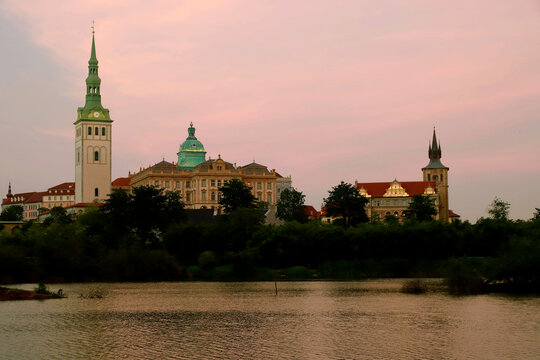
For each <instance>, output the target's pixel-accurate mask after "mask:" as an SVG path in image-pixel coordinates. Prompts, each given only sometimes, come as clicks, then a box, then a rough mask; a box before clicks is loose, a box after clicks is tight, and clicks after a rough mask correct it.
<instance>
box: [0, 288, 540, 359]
mask: <svg viewBox="0 0 540 360" xmlns="http://www.w3.org/2000/svg"><path fill="white" fill-rule="evenodd" d="M402 282H403V281H401V280H373V281H361V282H322V281H321V282H283V283H279V284H278V288H279V293H278V296H275V290H274V283H271V282H258V283H252V282H246V283H144V284H133V283H121V284H69V285H68V284H65V285H61V286H52V287H51V288H52V289H53V290H56V289H57V288H63V289H64V291H65V292H66V293H67V295H68V296H69V297H68V298H67V299H61V300H46V301H12V302H0V349H1V351H2V352H1V353H0V358H2V359H4V358H6V359H19V358H58V359H66V358H69V359H73V358H84V359H87V358H107V359H131V358H141V359H154V358H171V359H420V358H421V359H534V358H538V356H539V354H540V335H539V334H540V311H539V310H540V298H538V297H517V298H516V297H508V296H497V295H483V296H469V297H451V296H447V295H445V294H444V293H443V292H440V291H431V292H429V293H427V294H425V295H408V294H401V293H400V292H399V289H400V287H401V285H402ZM438 284H439V282H438V281H435V280H434V281H432V282H431V283H430V287H431V288H432V289H435V290H436V289H437V285H438ZM21 287H24V286H21ZM25 288H32V286H31V285H28V286H26V287H25ZM95 293H102V294H103V295H104V297H103V298H101V299H99V298H87V297H80V294H83V295H87V294H95Z"/></svg>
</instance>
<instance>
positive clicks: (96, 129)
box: [94, 126, 99, 135]
mask: <svg viewBox="0 0 540 360" xmlns="http://www.w3.org/2000/svg"><path fill="white" fill-rule="evenodd" d="M94 135H99V129H98V127H97V126H96V128H95V130H94Z"/></svg>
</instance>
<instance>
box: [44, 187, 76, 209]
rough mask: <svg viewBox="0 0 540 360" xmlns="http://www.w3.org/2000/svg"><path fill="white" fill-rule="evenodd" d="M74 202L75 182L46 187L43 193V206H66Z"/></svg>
mask: <svg viewBox="0 0 540 360" xmlns="http://www.w3.org/2000/svg"><path fill="white" fill-rule="evenodd" d="M73 204H75V183H74V182H65V183H62V184H59V185H56V186H53V187H50V188H48V189H47V191H46V192H45V193H44V194H43V207H44V208H46V209H52V208H53V207H56V206H61V207H67V206H70V205H73Z"/></svg>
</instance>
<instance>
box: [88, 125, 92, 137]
mask: <svg viewBox="0 0 540 360" xmlns="http://www.w3.org/2000/svg"><path fill="white" fill-rule="evenodd" d="M88 135H92V128H91V127H90V126H89V127H88Z"/></svg>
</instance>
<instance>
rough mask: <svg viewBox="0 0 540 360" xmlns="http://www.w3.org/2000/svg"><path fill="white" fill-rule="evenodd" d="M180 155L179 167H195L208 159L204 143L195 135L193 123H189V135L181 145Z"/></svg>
mask: <svg viewBox="0 0 540 360" xmlns="http://www.w3.org/2000/svg"><path fill="white" fill-rule="evenodd" d="M177 155H178V168H180V169H193V168H194V167H195V166H197V165H199V164H200V163H203V162H205V161H206V151H205V150H204V146H203V144H202V143H201V142H200V141H199V140H197V138H196V137H195V128H194V127H193V123H191V124H189V128H188V137H187V138H186V141H184V142H183V143H182V145H180V150H179V151H178V153H177Z"/></svg>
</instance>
